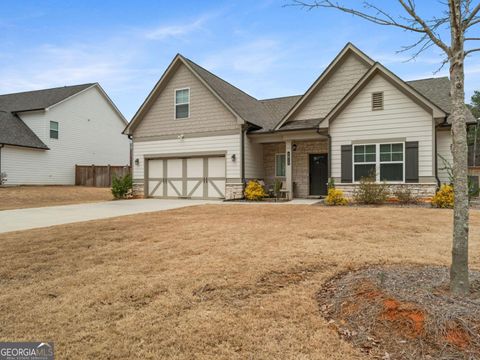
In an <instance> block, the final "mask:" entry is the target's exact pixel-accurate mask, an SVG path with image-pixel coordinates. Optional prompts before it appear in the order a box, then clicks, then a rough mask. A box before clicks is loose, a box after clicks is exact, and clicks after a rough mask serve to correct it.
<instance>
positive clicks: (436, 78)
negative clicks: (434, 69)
mask: <svg viewBox="0 0 480 360" xmlns="http://www.w3.org/2000/svg"><path fill="white" fill-rule="evenodd" d="M438 79H449V80H450V78H449V77H448V76H439V77H435V76H432V77H428V78H421V79H414V80H404V81H405V82H414V81H427V80H438Z"/></svg>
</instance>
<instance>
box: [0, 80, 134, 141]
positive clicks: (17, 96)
mask: <svg viewBox="0 0 480 360" xmlns="http://www.w3.org/2000/svg"><path fill="white" fill-rule="evenodd" d="M94 86H96V87H98V89H99V90H100V92H101V93H102V95H103V96H104V97H105V98H106V100H107V101H108V102H109V104H110V105H111V106H112V108H113V109H114V111H116V112H117V113H118V114H119V116H120V118H121V119H122V120H123V121H124V122H125V123H126V122H127V121H126V119H125V118H124V117H123V115H122V114H121V113H120V111H119V110H118V108H117V107H116V106H115V104H114V103H113V102H112V101H111V99H110V98H109V97H108V95H107V94H106V93H105V91H103V89H102V88H101V86H100V85H99V84H98V83H88V84H80V85H72V86H62V87H56V88H51V89H42V90H33V91H24V92H19V93H12V94H4V95H0V144H5V145H14V146H22V147H29V148H37V149H48V147H47V146H46V145H45V144H44V143H43V142H42V141H41V140H40V139H39V138H38V136H37V135H36V134H35V133H34V132H33V131H32V130H31V129H30V128H29V127H28V126H27V125H26V124H25V123H24V122H23V120H22V119H21V118H20V117H19V116H18V113H22V112H28V111H38V110H45V109H48V108H51V107H53V106H55V105H57V104H59V103H61V102H63V101H65V100H67V99H69V98H70V97H72V96H75V95H77V94H79V93H80V92H82V91H84V90H87V89H89V88H91V87H94Z"/></svg>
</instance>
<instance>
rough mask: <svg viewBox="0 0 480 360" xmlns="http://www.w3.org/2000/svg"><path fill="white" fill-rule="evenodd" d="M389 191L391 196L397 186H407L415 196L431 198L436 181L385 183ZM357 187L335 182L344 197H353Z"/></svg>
mask: <svg viewBox="0 0 480 360" xmlns="http://www.w3.org/2000/svg"><path fill="white" fill-rule="evenodd" d="M387 186H388V188H389V191H390V194H391V196H395V192H396V191H397V190H398V189H399V188H405V187H407V188H409V189H410V191H411V192H412V195H413V196H415V197H417V198H421V199H423V198H431V197H432V196H433V195H435V192H436V190H437V184H436V183H415V184H389V185H387ZM356 187H358V184H345V183H343V184H338V183H337V184H335V188H337V189H340V190H342V191H343V195H344V196H345V197H346V198H353V194H354V191H355V188H356Z"/></svg>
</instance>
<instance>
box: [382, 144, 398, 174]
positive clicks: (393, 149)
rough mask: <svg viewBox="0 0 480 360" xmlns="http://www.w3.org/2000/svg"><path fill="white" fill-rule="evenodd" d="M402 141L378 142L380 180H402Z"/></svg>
mask: <svg viewBox="0 0 480 360" xmlns="http://www.w3.org/2000/svg"><path fill="white" fill-rule="evenodd" d="M403 165H404V163H403V143H398V144H380V180H381V181H403V167H404V166H403Z"/></svg>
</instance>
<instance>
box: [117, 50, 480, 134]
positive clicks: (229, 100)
mask: <svg viewBox="0 0 480 360" xmlns="http://www.w3.org/2000/svg"><path fill="white" fill-rule="evenodd" d="M349 54H354V55H355V56H356V57H357V58H359V59H360V60H361V61H362V62H364V63H365V64H366V65H368V68H369V69H368V70H367V72H366V73H365V74H364V75H363V76H362V78H361V79H360V80H359V81H358V83H357V84H356V85H354V86H353V87H352V89H350V91H349V92H348V93H347V95H345V97H344V98H343V99H341V100H340V102H339V103H338V104H337V105H336V106H335V109H337V110H338V106H339V105H340V103H342V104H343V103H344V102H345V101H349V99H348V98H349V97H351V96H352V94H353V92H354V91H355V90H354V89H357V88H358V86H364V85H365V84H366V81H368V80H369V79H370V76H371V75H372V74H373V72H376V71H380V72H381V73H382V74H383V75H384V76H386V77H387V78H388V79H389V81H392V83H394V84H395V85H396V86H398V87H399V88H401V89H402V91H404V92H405V93H407V94H408V95H409V96H411V97H412V99H415V101H417V102H418V103H419V104H421V105H422V106H424V107H425V108H428V109H430V110H432V113H434V114H435V116H437V117H445V116H447V115H448V113H449V112H450V106H451V105H450V81H449V80H448V78H446V77H445V78H431V79H421V80H413V81H407V82H405V81H403V80H402V79H400V78H399V77H398V76H396V75H395V74H393V73H392V72H391V71H390V70H388V69H387V68H385V67H384V66H383V65H381V64H379V63H377V62H374V61H373V60H372V59H371V58H370V57H368V56H367V55H366V54H365V53H363V52H362V51H361V50H359V49H358V48H357V47H356V46H355V45H353V44H352V43H347V44H346V46H345V47H344V48H343V49H342V50H341V51H340V53H339V54H338V55H337V56H336V57H335V59H334V60H333V61H332V62H331V63H330V64H329V65H328V66H327V68H326V69H325V70H324V71H323V72H322V74H321V75H320V76H319V77H318V78H317V79H316V80H315V82H314V83H313V84H312V85H311V86H310V88H309V89H308V90H307V91H306V92H305V94H303V95H294V96H286V97H279V98H273V99H263V100H258V99H256V98H254V97H253V96H250V95H249V94H247V93H245V92H244V91H242V90H240V89H239V88H237V87H235V86H234V85H232V84H230V83H229V82H227V81H225V80H223V79H221V78H220V77H218V76H217V75H215V74H213V73H211V72H210V71H208V70H206V69H205V68H203V67H201V66H200V65H198V64H196V63H195V62H193V61H192V60H190V59H188V58H186V57H184V56H182V55H180V54H177V55H176V56H175V57H174V59H173V60H172V62H171V63H170V65H169V66H168V68H167V70H166V71H165V72H164V73H163V75H162V77H161V78H160V80H159V81H158V82H157V84H156V85H155V87H154V88H153V89H152V91H151V92H150V94H149V95H148V97H147V98H146V99H145V101H144V102H143V104H142V105H141V107H140V108H139V109H138V111H137V112H136V114H135V115H134V117H133V119H132V121H131V122H130V124H128V126H127V127H126V128H125V130H124V133H126V134H131V133H132V131H133V129H134V128H135V127H136V125H137V124H138V122H139V121H141V118H142V115H143V113H144V112H145V111H146V110H147V109H148V108H149V106H150V105H151V103H153V101H154V100H155V98H156V97H157V96H158V94H159V93H160V92H161V91H162V89H163V88H164V85H165V84H166V82H168V80H169V78H170V76H171V75H172V74H173V73H174V72H175V71H176V69H177V67H178V66H179V65H180V64H183V65H185V66H186V67H187V69H189V70H190V71H191V72H192V73H193V74H194V75H195V77H196V78H197V79H199V80H200V81H201V82H202V84H203V85H204V86H205V87H206V88H207V89H209V90H210V92H211V93H212V94H213V95H214V96H215V97H216V98H217V99H218V100H219V101H220V102H221V103H222V104H223V105H224V106H225V107H226V108H227V109H228V110H229V111H230V112H231V113H232V114H233V115H234V116H236V117H237V120H238V121H239V123H249V124H252V125H255V126H254V128H253V129H251V130H250V132H253V133H265V132H272V131H286V130H299V129H312V128H317V127H318V125H319V123H321V122H322V121H323V120H324V118H318V119H309V120H308V121H307V120H296V121H289V118H290V117H291V115H292V114H293V113H295V111H296V110H297V109H298V108H299V107H300V106H302V104H304V103H305V102H306V101H308V99H309V98H310V97H311V96H312V94H314V93H315V91H316V89H317V88H318V87H320V86H321V85H322V84H323V83H324V82H325V81H326V80H327V79H328V78H329V76H330V75H331V73H333V72H334V71H335V69H336V68H337V65H339V64H341V63H342V61H343V59H345V58H346V57H347V56H348V55H349ZM332 112H333V110H332V111H331V112H330V114H328V115H327V116H330V117H331V116H332V114H331V113H332ZM325 118H326V117H325ZM447 120H448V118H447ZM467 120H469V122H471V121H472V120H473V121H475V119H474V118H473V116H472V115H471V113H470V112H469V111H468V112H467Z"/></svg>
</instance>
